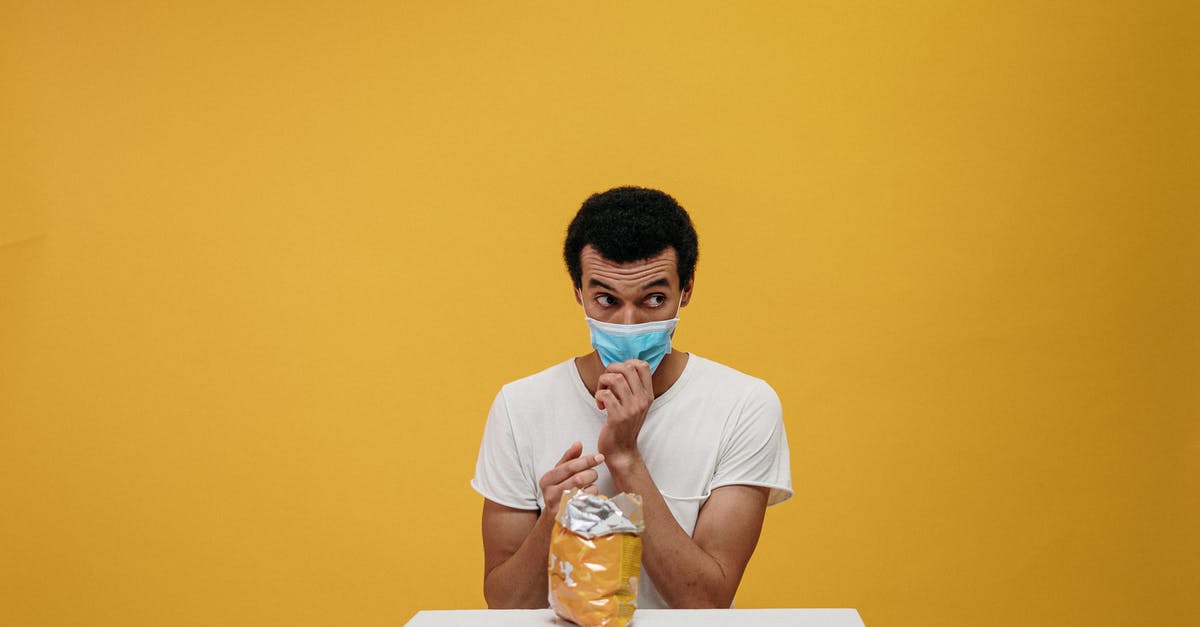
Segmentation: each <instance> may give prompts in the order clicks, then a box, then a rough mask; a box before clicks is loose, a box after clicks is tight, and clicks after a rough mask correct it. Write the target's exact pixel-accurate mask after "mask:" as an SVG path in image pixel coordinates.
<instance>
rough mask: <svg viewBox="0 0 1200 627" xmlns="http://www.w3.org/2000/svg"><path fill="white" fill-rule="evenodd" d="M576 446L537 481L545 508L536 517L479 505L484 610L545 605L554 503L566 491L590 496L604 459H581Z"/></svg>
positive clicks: (490, 504) (488, 503)
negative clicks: (577, 490) (575, 490)
mask: <svg viewBox="0 0 1200 627" xmlns="http://www.w3.org/2000/svg"><path fill="white" fill-rule="evenodd" d="M582 453H583V445H582V444H581V443H579V442H576V443H574V444H572V445H571V446H570V448H568V449H567V452H566V453H564V454H563V456H562V459H560V460H559V461H558V464H557V465H555V467H554V468H552V469H550V470H549V471H547V472H546V474H544V475H542V478H541V480H540V481H539V482H538V485H539V486H540V488H541V490H542V497H543V499H544V500H545V503H546V507H545V509H543V510H542V511H541V512H540V513H539V512H537V511H534V510H525V509H516V508H512V507H508V506H505V505H501V504H499V503H496V502H494V501H491V500H488V499H484V501H483V596H484V598H485V599H487V604H488V607H489V608H493V609H498V608H509V609H512V608H530V609H535V608H543V607H546V606H547V594H548V588H547V581H546V579H547V575H546V560H547V559H548V556H549V554H550V531H551V530H552V529H553V528H554V516H555V515H556V514H557V513H558V501H559V499H560V498H561V497H562V494H563V492H565V491H566V490H568V489H571V488H585V489H587V490H589V491H591V492H592V493H595V490H596V488H595V487H594V486H592V484H593V483H594V482H595V481H596V471H595V470H593V468H594V467H595V466H597V465H599V464H600V463H602V462H603V461H604V456H603V455H582Z"/></svg>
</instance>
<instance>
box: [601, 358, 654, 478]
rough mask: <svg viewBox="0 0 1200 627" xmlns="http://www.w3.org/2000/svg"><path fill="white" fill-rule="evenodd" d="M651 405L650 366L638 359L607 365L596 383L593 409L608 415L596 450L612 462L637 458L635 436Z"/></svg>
mask: <svg viewBox="0 0 1200 627" xmlns="http://www.w3.org/2000/svg"><path fill="white" fill-rule="evenodd" d="M652 402H654V382H653V380H652V379H651V378H650V364H648V363H646V362H644V361H642V360H640V359H630V360H628V361H623V362H620V363H613V364H609V365H608V367H607V368H605V369H604V374H602V375H600V379H599V380H598V381H597V383H596V407H598V408H600V409H603V410H606V411H607V412H608V420H607V421H606V422H605V423H604V428H602V429H601V430H600V437H599V439H598V441H597V443H596V448H597V450H599V451H600V453H601V454H603V455H606V456H608V457H610V458H614V460H613V461H622V462H623V461H628V460H635V459H637V458H639V457H640V456H641V454H640V453H639V452H638V448H637V439H638V433H640V432H641V430H642V423H644V422H645V421H646V412H648V411H650V403H652Z"/></svg>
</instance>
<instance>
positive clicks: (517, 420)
mask: <svg viewBox="0 0 1200 627" xmlns="http://www.w3.org/2000/svg"><path fill="white" fill-rule="evenodd" d="M604 420H605V413H604V412H603V411H601V410H599V409H596V400H595V398H594V397H593V396H592V395H591V394H589V393H588V390H587V387H585V386H584V384H583V381H582V380H581V379H580V377H579V370H578V369H577V368H576V367H575V360H574V359H568V360H567V361H565V362H563V363H561V364H558V365H556V366H552V367H550V368H547V369H546V370H543V371H541V372H539V373H537V374H534V375H532V376H529V377H525V378H524V379H520V380H518V381H514V382H512V383H509V384H508V385H505V386H504V387H503V388H501V390H500V393H499V394H497V395H496V400H495V401H494V402H493V403H492V409H491V411H490V412H489V413H488V418H487V425H486V426H485V427H484V431H483V443H482V444H481V445H480V448H479V459H478V461H477V462H476V465H475V478H474V479H472V480H471V487H473V488H474V489H475V490H476V491H477V492H479V493H480V494H482V495H483V496H484V497H485V498H487V499H489V500H492V501H494V502H496V503H500V504H501V505H507V506H509V507H514V508H517V509H528V510H540V509H542V507H543V506H544V505H545V501H544V500H543V499H542V493H541V489H540V488H539V486H538V479H540V478H541V476H542V475H543V474H545V473H546V471H548V470H550V469H551V468H553V467H554V465H555V463H557V462H558V460H559V459H560V458H562V454H563V452H564V451H566V450H567V447H569V446H570V445H571V443H573V442H575V441H576V440H579V441H582V442H583V448H584V453H585V454H586V453H594V452H596V441H597V439H598V437H599V435H600V428H601V427H603V426H604ZM638 451H639V452H640V453H641V455H642V458H643V459H644V460H645V463H646V467H647V468H648V469H649V471H650V476H651V477H652V478H653V479H654V483H655V484H656V485H657V486H658V489H659V491H661V492H662V495H663V498H664V499H665V500H666V502H667V506H668V507H670V509H671V513H672V514H674V515H675V520H676V521H678V522H679V526H680V527H683V530H684V531H685V532H687V534H688V535H691V534H692V533H693V531H694V530H695V528H696V518H697V516H698V515H699V513H700V508H701V507H702V506H703V505H704V502H705V501H706V500H707V499H708V495H709V493H710V492H711V491H712V490H713V489H714V488H718V487H720V486H725V485H734V484H741V485H753V486H762V487H767V488H770V489H771V491H770V495H769V496H768V500H767V504H768V505H774V504H776V503H781V502H783V501H784V500H786V499H788V498H789V497H791V496H792V478H791V468H790V465H789V459H788V446H787V434H786V433H785V432H784V428H783V418H782V410H781V408H780V404H779V397H778V396H777V395H776V394H775V391H774V390H772V389H771V386H769V385H767V383H766V382H765V381H763V380H762V379H756V378H754V377H751V376H749V375H746V374H743V373H741V372H738V371H737V370H734V369H733V368H729V367H727V366H723V365H721V364H718V363H717V362H714V361H710V360H707V359H704V358H702V357H699V356H697V355H695V354H693V355H691V356H690V357H689V358H688V361H687V364H686V365H685V367H684V369H683V373H682V374H681V375H680V376H679V379H678V380H677V381H675V384H674V385H672V386H671V388H670V389H668V390H667V391H666V392H665V393H663V395H662V396H659V397H658V398H656V399H654V402H653V403H652V404H651V405H650V411H649V412H648V413H647V414H646V421H645V423H643V425H642V430H641V432H640V433H639V434H638ZM596 470H597V472H598V473H599V475H600V478H599V479H598V480H597V481H596V486H597V487H598V488H599V490H600V493H601V494H604V495H608V496H612V495H614V494H615V493H616V487H615V485H614V484H613V480H612V476H611V475H610V474H609V473H608V469H607V467H605V466H604V464H601V465H600V466H597V467H596ZM638 607H642V608H665V607H667V605H666V603H665V602H664V601H663V600H662V597H661V596H660V595H659V594H658V590H657V589H655V587H654V583H653V582H652V581H650V578H649V577H648V576H647V574H646V571H645V570H644V569H643V570H642V581H641V584H640V586H639V592H638Z"/></svg>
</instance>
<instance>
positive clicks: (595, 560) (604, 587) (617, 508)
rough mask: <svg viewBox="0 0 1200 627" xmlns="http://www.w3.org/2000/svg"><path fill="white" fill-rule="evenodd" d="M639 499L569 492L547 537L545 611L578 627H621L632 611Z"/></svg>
mask: <svg viewBox="0 0 1200 627" xmlns="http://www.w3.org/2000/svg"><path fill="white" fill-rule="evenodd" d="M643 529H645V525H644V523H643V521H642V497H640V496H638V495H636V494H628V493H622V494H618V495H617V496H614V497H612V498H611V499H610V498H605V497H603V496H596V495H592V494H588V493H587V492H583V491H581V490H571V491H568V492H567V493H566V494H564V495H563V497H562V499H561V500H560V501H559V505H558V516H557V517H556V518H555V520H554V530H553V531H552V532H551V535H550V563H549V571H550V607H552V608H554V612H555V613H556V614H558V615H559V616H560V617H562V618H565V619H567V620H569V621H571V622H573V623H575V624H578V625H587V626H589V627H592V626H603V627H613V626H620V627H624V626H625V625H628V624H629V621H630V620H632V619H633V612H634V610H636V609H637V595H638V578H639V577H640V576H641V565H642V538H641V535H640V534H641V533H642V530H643Z"/></svg>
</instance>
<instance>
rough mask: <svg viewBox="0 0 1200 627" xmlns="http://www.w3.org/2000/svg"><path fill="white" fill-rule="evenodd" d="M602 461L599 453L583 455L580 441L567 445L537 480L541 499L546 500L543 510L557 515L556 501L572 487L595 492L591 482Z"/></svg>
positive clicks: (593, 480)
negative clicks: (552, 465)
mask: <svg viewBox="0 0 1200 627" xmlns="http://www.w3.org/2000/svg"><path fill="white" fill-rule="evenodd" d="M602 463H604V455H602V454H600V453H597V454H595V455H583V443H582V442H576V443H574V444H572V445H571V446H569V447H567V452H565V453H563V456H562V458H561V459H559V460H558V463H557V464H555V465H554V468H551V469H550V470H548V471H546V474H544V475H542V478H541V479H540V480H539V481H538V486H539V487H540V488H541V489H542V500H543V501H545V502H546V508H545V510H543V511H544V512H549V513H550V516H551V517H554V516H555V515H557V514H558V502H559V500H561V499H562V495H563V492H566V491H567V490H570V489H572V488H581V489H583V490H584V491H585V492H589V493H591V494H595V493H596V486H595V485H593V484H595V483H596V478H597V477H599V474H598V473H597V472H596V471H595V470H594V469H595V467H596V466H599V465H600V464H602Z"/></svg>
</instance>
